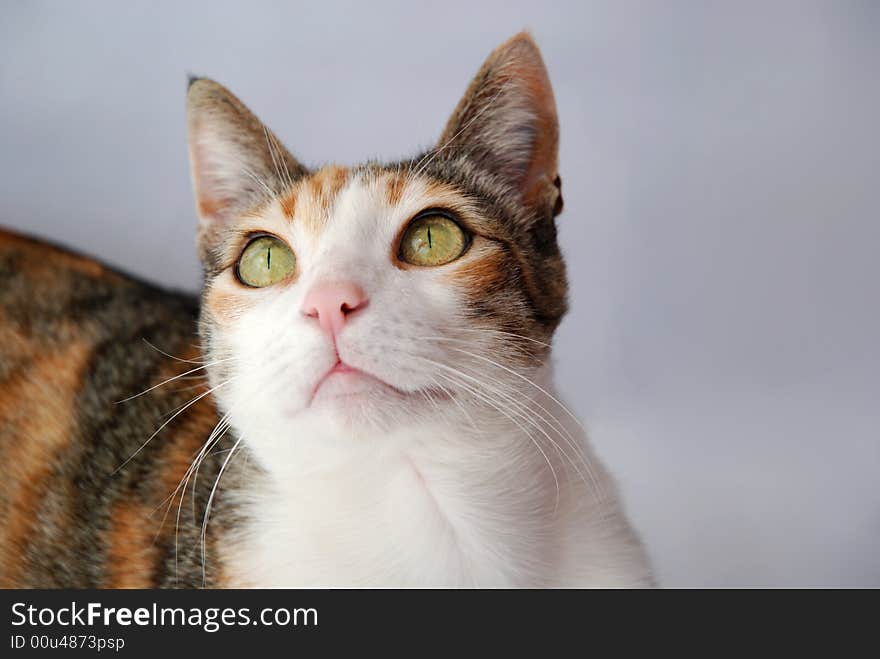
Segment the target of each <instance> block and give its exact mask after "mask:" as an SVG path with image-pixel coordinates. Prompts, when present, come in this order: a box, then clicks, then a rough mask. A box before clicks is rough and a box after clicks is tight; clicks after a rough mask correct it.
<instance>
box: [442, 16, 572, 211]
mask: <svg viewBox="0 0 880 659" xmlns="http://www.w3.org/2000/svg"><path fill="white" fill-rule="evenodd" d="M558 144H559V124H558V121H557V119H556V103H555V101H554V99H553V89H552V88H551V86H550V78H549V77H548V75H547V69H546V68H545V67H544V61H543V60H542V59H541V52H540V51H539V50H538V46H537V45H536V44H535V42H534V40H533V39H532V37H531V36H530V35H529V34H528V33H526V32H521V33H519V34H517V35H516V36H514V37H513V38H511V39H510V40H508V41H506V42H505V43H503V44H501V46H499V47H498V48H496V49H495V51H494V52H493V53H492V54H491V55H489V58H488V59H487V60H486V62H485V63H484V64H483V67H482V68H481V69H480V71H479V73H477V75H476V77H475V78H474V79H473V81H472V82H471V84H470V87H468V89H467V92H465V95H464V98H462V99H461V101H460V102H459V104H458V107H457V108H456V109H455V112H454V113H453V115H452V117H451V118H450V119H449V123H447V125H446V129H445V130H444V132H443V136H442V137H441V138H440V143H439V144H438V147H437V148H438V149H442V150H443V151H445V152H447V155H448V157H450V158H455V157H457V156H460V155H465V156H467V157H468V158H470V159H471V160H472V161H473V162H474V163H475V164H476V165H477V166H479V167H480V168H482V169H484V170H486V171H488V172H490V173H492V174H495V175H497V176H498V177H500V178H501V179H502V180H504V181H505V182H506V183H508V184H510V185H512V186H513V187H514V188H515V189H516V190H517V191H518V192H519V193H520V195H521V197H522V201H523V202H524V203H525V204H526V205H527V206H530V207H535V208H546V209H548V210H549V211H550V212H552V214H553V215H557V214H558V213H559V211H560V210H561V209H562V195H561V191H560V187H561V182H560V180H559V176H558V173H557V171H556V168H557V150H558Z"/></svg>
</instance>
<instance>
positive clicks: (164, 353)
mask: <svg viewBox="0 0 880 659" xmlns="http://www.w3.org/2000/svg"><path fill="white" fill-rule="evenodd" d="M141 340H142V341H143V342H144V343H146V344H147V345H148V346H150V347H151V348H152V349H153V350H155V351H156V352H158V353H159V354H161V355H165V356H166V357H168V358H170V359H173V360H175V361H178V362H184V363H186V364H204V363H205V362H204V361H199V360H196V359H184V358H183V357H176V356H174V355H172V354H170V353H167V352H165V351H164V350H162V349H161V348H158V347H156V345H154V344H153V343H150V341H149V340H148V339H146V338H143V337H142V338H141ZM193 347H194V348H196V349H199V348H198V346H193Z"/></svg>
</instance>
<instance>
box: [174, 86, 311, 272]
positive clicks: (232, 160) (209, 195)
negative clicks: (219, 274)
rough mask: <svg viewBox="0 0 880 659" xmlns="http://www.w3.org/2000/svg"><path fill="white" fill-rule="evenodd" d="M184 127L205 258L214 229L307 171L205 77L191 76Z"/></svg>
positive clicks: (228, 92) (240, 106) (263, 127)
mask: <svg viewBox="0 0 880 659" xmlns="http://www.w3.org/2000/svg"><path fill="white" fill-rule="evenodd" d="M187 124H188V134H189V154H190V168H191V173H192V180H193V187H194V189H195V196H196V208H197V210H198V215H199V219H200V226H199V249H200V252H201V254H202V255H203V257H204V255H206V254H207V253H208V252H209V250H210V247H211V241H212V239H213V238H214V236H215V235H216V233H217V229H218V228H220V227H222V226H223V225H225V224H228V223H230V222H232V221H234V219H235V218H236V217H237V215H238V214H240V213H241V212H242V211H244V210H247V209H248V208H249V207H251V206H253V205H254V204H255V203H257V202H258V201H260V200H261V199H265V198H266V197H267V196H273V195H277V194H279V193H280V192H281V191H282V190H283V189H284V187H285V186H287V185H289V184H290V183H292V182H293V181H294V180H296V179H298V178H301V177H302V176H304V175H305V174H306V173H307V172H306V169H305V168H304V167H303V166H302V165H300V164H299V163H298V162H297V161H296V159H295V158H294V157H293V156H292V155H291V154H290V152H289V151H288V150H287V149H285V148H284V147H283V146H282V145H281V142H279V141H278V138H276V137H275V135H274V134H273V133H272V132H271V131H269V129H268V128H266V127H265V126H264V125H263V123H262V122H261V121H260V120H259V119H257V117H256V116H254V115H253V113H251V111H250V110H248V109H247V108H246V107H245V105H244V104H243V103H242V102H241V101H239V100H238V98H236V97H235V96H234V95H233V94H232V93H231V92H230V91H229V90H227V89H226V88H225V87H223V86H222V85H220V84H218V83H216V82H214V81H213V80H210V79H209V78H190V81H189V87H188V90H187Z"/></svg>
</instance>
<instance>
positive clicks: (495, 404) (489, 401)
mask: <svg viewBox="0 0 880 659" xmlns="http://www.w3.org/2000/svg"><path fill="white" fill-rule="evenodd" d="M438 375H439V376H440V377H442V378H443V379H444V380H447V381H449V382H450V383H451V384H453V385H456V386H459V387H461V388H463V389H464V390H465V391H468V392H469V393H470V394H471V395H472V396H475V397H476V398H478V399H480V400H482V401H483V402H484V403H486V404H487V405H489V406H490V407H492V408H494V409H495V410H497V411H498V412H500V413H501V414H502V415H503V416H505V417H506V418H507V419H508V420H510V421H511V422H512V423H514V424H515V425H516V426H517V427H518V428H519V429H520V430H522V432H523V433H524V434H525V435H526V437H528V438H529V440H530V441H531V442H532V444H533V445H534V446H535V448H537V449H538V451H539V452H540V454H541V455H542V456H543V458H544V461H545V462H546V463H547V467H549V469H550V473H551V474H552V475H553V482H554V483H555V485H556V501H555V504H554V507H553V510H554V514H555V512H556V510H558V508H559V497H560V488H559V477H558V476H557V475H556V469H555V468H554V467H553V462H552V461H551V460H550V458H549V456H548V455H547V453H546V452H545V451H544V449H542V448H541V445H540V444H539V443H538V441H537V440H536V439H535V437H534V436H533V435H532V433H530V432H529V431H528V429H527V428H526V427H525V426H523V425H522V423H520V421H519V420H518V419H517V418H516V417H515V416H512V415H511V414H509V413H508V412H507V411H506V410H505V409H504V408H503V407H502V406H501V405H500V404H499V403H498V401H496V400H493V399H492V398H491V397H490V396H487V395H484V394H483V393H481V392H480V391H479V390H478V389H476V388H475V387H472V386H470V385H468V384H467V383H464V382H462V381H461V380H460V379H456V378H454V377H451V376H448V375H444V374H443V373H438ZM551 441H552V440H551Z"/></svg>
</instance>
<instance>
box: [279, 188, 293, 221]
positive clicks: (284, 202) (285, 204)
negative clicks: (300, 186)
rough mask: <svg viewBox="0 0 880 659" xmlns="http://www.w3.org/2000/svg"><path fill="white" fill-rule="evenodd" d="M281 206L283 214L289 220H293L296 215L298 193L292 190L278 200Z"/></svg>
mask: <svg viewBox="0 0 880 659" xmlns="http://www.w3.org/2000/svg"><path fill="white" fill-rule="evenodd" d="M278 201H279V203H280V204H281V212H282V213H284V217H286V218H287V219H288V220H292V219H293V216H294V214H295V213H296V191H295V190H291V191H290V192H288V193H287V194H285V195H284V196H283V197H281V199H279V200H278Z"/></svg>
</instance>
